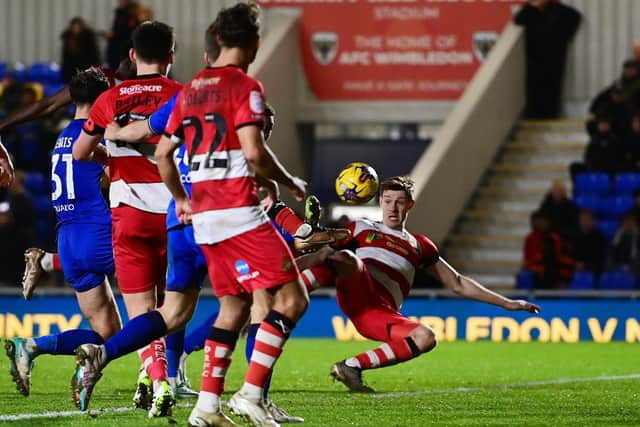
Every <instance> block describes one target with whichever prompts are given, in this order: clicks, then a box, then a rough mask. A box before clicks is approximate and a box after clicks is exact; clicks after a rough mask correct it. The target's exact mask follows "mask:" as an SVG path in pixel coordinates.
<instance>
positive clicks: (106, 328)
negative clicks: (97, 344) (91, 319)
mask: <svg viewBox="0 0 640 427" xmlns="http://www.w3.org/2000/svg"><path fill="white" fill-rule="evenodd" d="M95 323H96V325H95V327H93V330H94V331H95V333H97V334H98V335H100V336H101V337H102V339H103V340H105V341H106V340H108V339H109V338H111V337H112V336H114V335H115V334H117V333H118V332H120V330H121V329H122V324H121V323H120V319H119V318H115V319H105V321H100V322H95Z"/></svg>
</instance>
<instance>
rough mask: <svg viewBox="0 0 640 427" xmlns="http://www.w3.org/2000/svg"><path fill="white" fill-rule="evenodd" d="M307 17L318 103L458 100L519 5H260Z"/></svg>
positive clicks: (303, 42)
mask: <svg viewBox="0 0 640 427" xmlns="http://www.w3.org/2000/svg"><path fill="white" fill-rule="evenodd" d="M259 3H260V5H261V6H263V7H296V8H299V9H300V10H301V11H302V18H301V22H300V34H299V43H300V53H301V58H302V63H303V67H304V72H305V75H306V78H307V81H308V84H309V87H310V88H311V90H312V92H313V93H314V94H315V96H316V97H317V98H318V99H320V100H403V99H404V100H408V99H412V100H455V99H458V98H459V97H460V95H462V92H463V91H464V89H465V87H466V86H467V84H468V83H469V81H470V80H471V78H472V77H473V75H474V73H475V72H476V70H477V69H478V67H479V66H480V64H482V62H483V61H484V60H485V58H486V57H487V55H488V53H489V50H490V49H491V47H492V46H493V45H494V44H495V42H496V40H497V39H498V37H499V35H500V33H501V32H502V30H503V29H504V27H505V26H506V24H507V23H508V22H509V21H510V20H511V18H512V15H513V12H514V11H515V10H516V9H517V8H518V7H519V6H520V5H521V4H522V3H523V1H522V0H396V1H380V0H324V1H323V0H261V1H259Z"/></svg>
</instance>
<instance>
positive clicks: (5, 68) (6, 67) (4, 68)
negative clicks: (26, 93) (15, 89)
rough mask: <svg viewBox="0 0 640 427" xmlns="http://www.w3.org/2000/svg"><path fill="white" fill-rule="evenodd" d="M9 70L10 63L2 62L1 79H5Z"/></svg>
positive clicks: (0, 67)
mask: <svg viewBox="0 0 640 427" xmlns="http://www.w3.org/2000/svg"><path fill="white" fill-rule="evenodd" d="M8 72H9V64H7V63H6V62H0V79H4V76H6V75H7V73H8Z"/></svg>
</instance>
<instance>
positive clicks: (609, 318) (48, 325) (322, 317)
mask: <svg viewBox="0 0 640 427" xmlns="http://www.w3.org/2000/svg"><path fill="white" fill-rule="evenodd" d="M117 300H118V304H119V306H120V313H121V314H123V315H124V314H125V313H126V311H125V310H124V305H123V302H122V298H121V297H119V296H118V297H117ZM537 302H538V303H540V305H541V306H542V308H543V310H542V314H540V315H538V316H530V315H528V314H527V313H515V312H508V311H504V310H502V309H500V308H497V307H493V306H487V305H486V304H481V303H477V302H473V301H468V300H459V299H448V298H420V297H414V298H409V299H408V300H407V301H406V302H405V304H404V307H403V310H402V311H403V312H404V313H406V314H407V315H408V316H411V317H413V318H415V320H416V321H418V322H420V323H423V324H425V325H429V326H431V327H432V328H434V330H435V331H436V334H437V335H438V339H439V340H440V341H457V340H463V341H479V340H482V341H494V342H530V341H540V342H567V343H576V342H579V341H594V342H598V343H606V342H610V341H626V342H629V343H636V342H639V341H640V323H639V322H638V317H637V313H638V312H639V311H640V301H638V300H637V299H635V298H611V299H595V300H591V299H578V298H560V299H544V300H538V301H537ZM217 309H218V301H217V299H216V298H214V297H211V296H208V297H201V299H200V302H199V304H198V309H197V311H196V314H195V316H194V318H193V320H192V321H191V323H190V324H189V328H191V327H193V326H198V325H200V324H201V323H202V322H204V321H205V320H206V319H207V318H208V316H209V315H210V314H211V313H213V312H214V311H216V310H217ZM78 327H80V328H88V327H89V325H88V324H87V322H86V320H84V318H83V317H82V315H81V314H80V310H79V308H78V304H77V302H76V299H75V297H74V296H72V295H59V296H36V297H34V299H33V300H32V301H29V302H27V301H24V300H23V299H22V298H21V297H19V296H0V337H4V338H10V337H13V336H23V337H29V336H37V335H46V334H49V333H55V332H59V331H61V330H67V329H73V328H78ZM189 328H188V329H189ZM294 335H295V336H297V337H312V338H336V339H338V340H345V341H348V340H361V339H363V338H362V337H361V336H360V335H359V334H358V333H357V331H356V330H355V328H354V327H353V324H351V322H350V321H347V319H346V318H345V317H344V315H343V314H342V313H341V311H340V309H339V307H338V304H337V303H336V300H335V298H333V297H329V296H327V297H313V298H312V300H311V304H310V306H309V310H308V311H307V313H306V314H305V315H304V317H303V318H302V319H301V320H300V322H299V323H298V326H297V327H296V330H295V331H294Z"/></svg>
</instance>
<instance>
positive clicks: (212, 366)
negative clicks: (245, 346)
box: [196, 326, 238, 413]
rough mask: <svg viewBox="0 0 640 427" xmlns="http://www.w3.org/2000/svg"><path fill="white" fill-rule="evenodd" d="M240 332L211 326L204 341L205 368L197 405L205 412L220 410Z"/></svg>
mask: <svg viewBox="0 0 640 427" xmlns="http://www.w3.org/2000/svg"><path fill="white" fill-rule="evenodd" d="M237 340H238V334H236V333H235V332H232V331H227V330H225V329H220V328H216V327H215V326H214V327H212V328H211V332H210V333H209V338H207V340H206V341H205V342H204V368H203V369H202V381H201V382H200V394H199V396H198V402H197V403H196V406H197V407H198V409H199V410H201V411H204V412H210V413H211V412H218V411H219V410H220V396H221V395H222V392H223V391H224V379H225V376H226V375H227V369H229V365H231V355H232V353H233V349H234V347H235V346H236V341H237Z"/></svg>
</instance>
